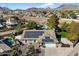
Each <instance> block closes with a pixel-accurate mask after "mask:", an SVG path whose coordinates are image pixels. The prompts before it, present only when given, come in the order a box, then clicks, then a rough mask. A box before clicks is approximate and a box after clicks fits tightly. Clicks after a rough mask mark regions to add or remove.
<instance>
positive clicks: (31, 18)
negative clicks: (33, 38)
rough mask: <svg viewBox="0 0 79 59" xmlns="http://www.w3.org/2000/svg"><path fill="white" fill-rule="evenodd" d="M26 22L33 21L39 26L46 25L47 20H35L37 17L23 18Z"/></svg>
mask: <svg viewBox="0 0 79 59" xmlns="http://www.w3.org/2000/svg"><path fill="white" fill-rule="evenodd" d="M23 18H24V19H25V20H27V21H34V22H37V23H39V24H46V23H47V19H48V18H37V17H23Z"/></svg>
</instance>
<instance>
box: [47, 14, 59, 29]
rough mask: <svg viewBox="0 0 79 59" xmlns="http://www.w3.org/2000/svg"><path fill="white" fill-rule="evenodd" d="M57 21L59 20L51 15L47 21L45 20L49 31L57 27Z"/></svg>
mask: <svg viewBox="0 0 79 59" xmlns="http://www.w3.org/2000/svg"><path fill="white" fill-rule="evenodd" d="M58 20H59V18H58V17H57V16H56V15H55V14H54V15H52V16H51V17H50V18H49V19H48V20H47V22H48V23H47V24H48V26H49V29H53V28H56V27H57V26H58Z"/></svg>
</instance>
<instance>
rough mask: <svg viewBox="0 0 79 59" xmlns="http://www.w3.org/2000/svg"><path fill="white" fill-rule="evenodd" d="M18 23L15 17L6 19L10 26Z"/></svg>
mask: <svg viewBox="0 0 79 59" xmlns="http://www.w3.org/2000/svg"><path fill="white" fill-rule="evenodd" d="M17 24H18V21H17V20H15V19H13V18H9V19H8V20H6V25H7V27H8V28H10V27H12V26H16V25H17Z"/></svg>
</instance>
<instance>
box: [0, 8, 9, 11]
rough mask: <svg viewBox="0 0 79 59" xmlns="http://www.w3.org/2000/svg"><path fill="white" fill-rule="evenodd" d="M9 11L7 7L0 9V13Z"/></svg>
mask: <svg viewBox="0 0 79 59" xmlns="http://www.w3.org/2000/svg"><path fill="white" fill-rule="evenodd" d="M9 10H10V9H9V8H7V7H0V11H9Z"/></svg>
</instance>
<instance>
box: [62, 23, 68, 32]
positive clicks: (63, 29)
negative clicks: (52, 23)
mask: <svg viewBox="0 0 79 59" xmlns="http://www.w3.org/2000/svg"><path fill="white" fill-rule="evenodd" d="M68 27H69V24H67V23H66V22H64V24H63V25H62V26H61V30H62V31H67V30H68Z"/></svg>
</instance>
